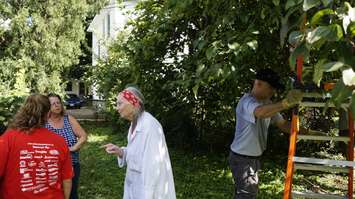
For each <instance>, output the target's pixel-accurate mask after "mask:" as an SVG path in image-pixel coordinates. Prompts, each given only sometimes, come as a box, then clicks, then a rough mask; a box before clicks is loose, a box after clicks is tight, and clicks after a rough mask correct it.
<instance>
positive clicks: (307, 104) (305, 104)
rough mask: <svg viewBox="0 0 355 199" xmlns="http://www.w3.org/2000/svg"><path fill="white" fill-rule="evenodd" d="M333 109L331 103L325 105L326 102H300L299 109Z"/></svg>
mask: <svg viewBox="0 0 355 199" xmlns="http://www.w3.org/2000/svg"><path fill="white" fill-rule="evenodd" d="M326 105H327V106H328V107H335V106H334V104H333V103H326V102H301V103H300V106H301V107H325V106H326Z"/></svg>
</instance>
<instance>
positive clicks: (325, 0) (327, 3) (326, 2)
mask: <svg viewBox="0 0 355 199" xmlns="http://www.w3.org/2000/svg"><path fill="white" fill-rule="evenodd" d="M332 1H333V0H322V3H323V5H324V6H325V7H327V6H328V5H329V4H330V3H331V2H332Z"/></svg>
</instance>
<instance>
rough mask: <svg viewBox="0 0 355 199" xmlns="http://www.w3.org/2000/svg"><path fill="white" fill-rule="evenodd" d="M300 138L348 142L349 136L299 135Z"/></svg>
mask: <svg viewBox="0 0 355 199" xmlns="http://www.w3.org/2000/svg"><path fill="white" fill-rule="evenodd" d="M297 139H298V140H322V141H331V140H332V141H337V142H348V141H349V137H347V136H325V135H305V134H301V135H297Z"/></svg>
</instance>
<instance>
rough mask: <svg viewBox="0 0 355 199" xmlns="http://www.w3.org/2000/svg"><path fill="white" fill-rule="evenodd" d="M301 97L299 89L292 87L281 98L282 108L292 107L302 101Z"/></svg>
mask: <svg viewBox="0 0 355 199" xmlns="http://www.w3.org/2000/svg"><path fill="white" fill-rule="evenodd" d="M302 98H303V93H302V91H301V90H298V89H292V90H290V91H289V92H288V93H287V96H286V98H285V99H283V100H282V106H283V107H284V108H290V107H293V106H295V105H297V104H299V103H300V102H301V101H302Z"/></svg>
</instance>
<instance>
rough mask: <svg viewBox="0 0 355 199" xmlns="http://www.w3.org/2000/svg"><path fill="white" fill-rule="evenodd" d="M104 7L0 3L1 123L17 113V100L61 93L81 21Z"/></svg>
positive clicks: (87, 0) (81, 33) (80, 38)
mask: <svg viewBox="0 0 355 199" xmlns="http://www.w3.org/2000/svg"><path fill="white" fill-rule="evenodd" d="M106 2H107V0H100V1H93V0H74V1H54V0H49V1H17V0H7V1H0V104H1V110H0V123H3V122H4V121H5V124H6V120H7V119H8V117H9V116H10V115H11V113H12V112H13V111H15V108H13V107H18V103H17V102H20V101H19V100H16V99H17V98H19V97H20V98H21V97H23V96H25V95H28V94H29V93H31V92H39V93H44V92H57V93H62V92H63V91H64V88H65V87H64V86H63V85H65V83H66V82H65V77H64V76H63V75H65V74H64V73H63V72H64V71H65V70H68V68H70V67H71V66H73V65H75V64H77V63H78V61H79V57H80V55H81V54H82V49H81V44H82V43H83V42H84V39H85V31H86V25H87V24H86V20H85V19H86V18H87V17H90V16H91V17H92V16H93V15H94V14H95V13H96V12H97V11H98V9H100V8H101V7H102V6H103V4H104V3H106ZM3 112H4V113H3Z"/></svg>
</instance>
